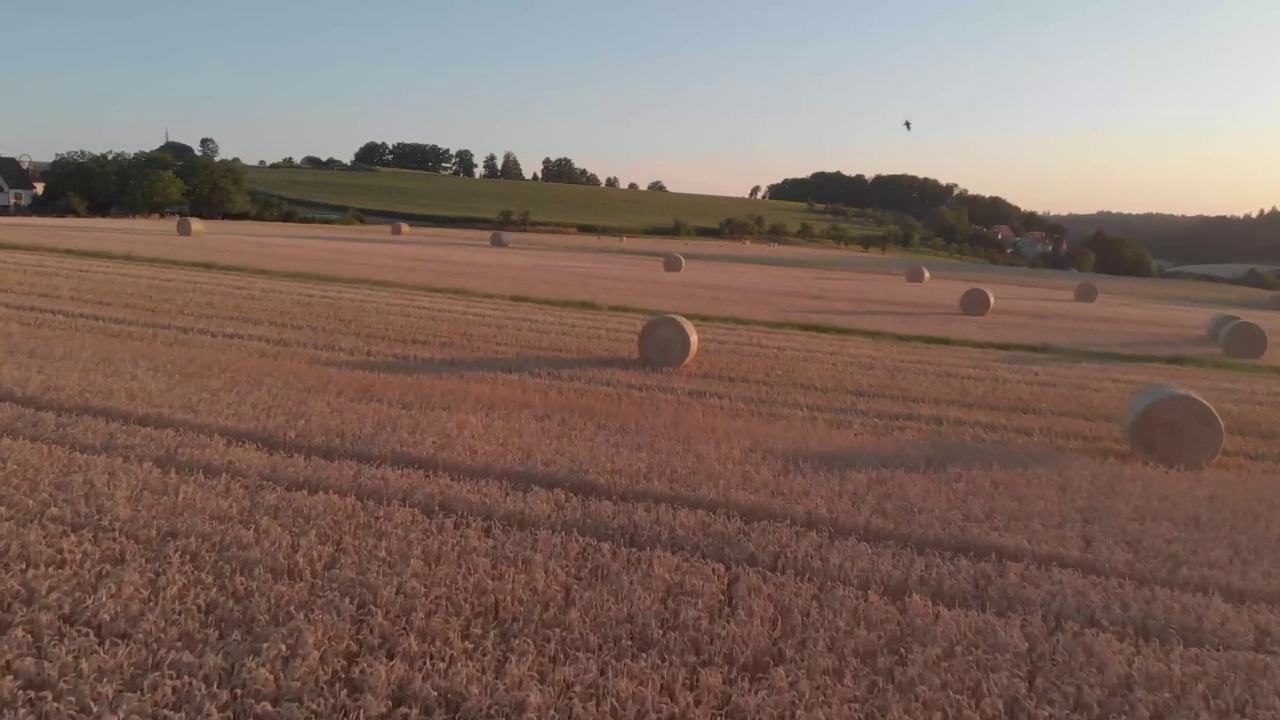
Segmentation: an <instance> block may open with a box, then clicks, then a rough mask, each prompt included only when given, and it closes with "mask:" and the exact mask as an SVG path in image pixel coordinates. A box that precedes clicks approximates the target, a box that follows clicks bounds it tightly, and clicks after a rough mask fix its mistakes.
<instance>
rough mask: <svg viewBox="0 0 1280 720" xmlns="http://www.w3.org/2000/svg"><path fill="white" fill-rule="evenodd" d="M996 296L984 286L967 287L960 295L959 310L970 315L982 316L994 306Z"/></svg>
mask: <svg viewBox="0 0 1280 720" xmlns="http://www.w3.org/2000/svg"><path fill="white" fill-rule="evenodd" d="M995 304H996V296H995V295H992V294H991V291H990V290H987V289H986V288H979V287H976V288H969V289H968V290H965V291H964V294H963V295H961V296H960V312H962V313H964V314H965V315H968V316H970V317H982V316H983V315H986V314H987V313H989V312H991V308H993V307H995Z"/></svg>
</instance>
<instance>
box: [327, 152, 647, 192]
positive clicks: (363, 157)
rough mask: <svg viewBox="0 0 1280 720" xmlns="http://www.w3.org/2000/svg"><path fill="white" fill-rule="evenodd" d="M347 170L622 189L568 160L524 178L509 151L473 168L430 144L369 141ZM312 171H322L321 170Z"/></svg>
mask: <svg viewBox="0 0 1280 720" xmlns="http://www.w3.org/2000/svg"><path fill="white" fill-rule="evenodd" d="M304 160H306V158H304ZM316 160H319V158H316ZM308 167H314V166H308ZM350 167H351V168H353V169H368V168H380V167H381V168H393V169H397V170H421V171H423V172H433V173H439V174H441V175H456V176H457V177H465V178H475V177H477V176H478V177H479V178H481V179H483V180H521V181H523V180H529V181H533V182H548V183H562V184H565V185H589V186H592V187H608V188H620V187H622V181H621V180H619V179H618V178H617V177H616V176H612V175H611V176H609V177H607V178H605V179H604V180H601V179H600V176H599V175H597V174H595V173H593V172H591V171H590V170H588V169H586V168H582V167H578V166H577V164H576V163H574V161H573V160H572V159H570V158H567V157H560V158H555V159H554V160H553V159H552V158H550V157H546V158H543V160H542V170H541V172H539V171H536V170H535V171H534V172H533V174H531V175H530V176H529V177H527V178H526V177H525V174H524V168H523V167H522V166H521V165H520V158H518V157H516V154H515V153H513V152H511V151H510V150H507V151H506V152H504V153H503V154H502V160H501V161H499V160H498V156H497V154H495V153H489V154H488V155H486V156H485V157H484V159H483V160H482V161H481V162H480V164H479V166H477V164H476V156H475V153H473V152H472V151H470V150H467V149H465V148H464V149H460V150H456V151H455V150H450V149H449V148H446V147H441V146H439V145H436V144H434V143H430V144H428V143H411V142H396V143H390V144H388V143H386V142H379V141H375V140H370V141H369V142H367V143H365V144H364V145H361V146H360V147H359V149H357V150H356V152H355V154H354V155H352V157H351V166H350ZM316 169H324V167H319V168H316ZM627 189H628V190H639V189H640V185H639V184H637V183H634V182H633V183H628V184H627ZM646 189H647V190H650V191H653V192H666V190H667V186H666V184H665V183H663V182H662V181H661V180H654V181H653V182H651V183H649V185H648V186H647V188H646Z"/></svg>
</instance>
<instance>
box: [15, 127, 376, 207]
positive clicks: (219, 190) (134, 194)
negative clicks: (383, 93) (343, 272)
mask: <svg viewBox="0 0 1280 720" xmlns="http://www.w3.org/2000/svg"><path fill="white" fill-rule="evenodd" d="M219 153H220V148H219V147H218V143H217V141H215V140H214V139H213V138H207V137H206V138H202V139H201V140H200V143H199V149H198V150H197V149H196V148H193V147H191V146H190V145H187V144H186V143H182V142H178V141H167V142H165V143H164V144H163V145H161V146H159V147H157V148H155V149H154V150H143V151H140V152H135V153H126V152H118V151H110V150H109V151H107V152H102V153H92V152H88V151H86V150H73V151H70V152H64V153H59V154H57V155H56V156H55V157H54V159H53V161H52V162H51V163H49V165H48V166H46V167H45V168H44V169H43V170H42V171H41V173H40V179H41V180H42V181H43V182H44V183H45V187H44V192H42V193H41V194H40V196H39V197H38V198H37V200H36V203H34V204H33V206H32V210H33V211H34V212H37V213H42V214H43V213H48V214H53V215H70V216H74V217H87V216H92V215H97V216H102V215H116V214H124V215H152V214H156V213H174V214H179V215H192V216H195V217H204V218H210V219H223V218H225V219H234V220H244V219H253V220H269V221H283V222H304V223H328V224H354V223H361V222H364V218H363V216H361V215H360V213H358V212H355V211H348V212H347V213H346V214H343V215H331V216H319V215H311V214H306V213H303V212H301V211H299V210H297V209H296V208H292V207H289V206H288V205H287V204H286V203H285V202H284V201H283V200H281V199H279V198H275V197H257V198H255V197H252V196H251V195H250V194H249V192H248V190H247V189H246V181H245V172H244V165H243V163H241V161H240V158H232V159H230V160H222V159H219V157H218V155H219ZM286 160H288V161H290V162H291V161H292V159H291V158H286ZM304 160H305V158H304Z"/></svg>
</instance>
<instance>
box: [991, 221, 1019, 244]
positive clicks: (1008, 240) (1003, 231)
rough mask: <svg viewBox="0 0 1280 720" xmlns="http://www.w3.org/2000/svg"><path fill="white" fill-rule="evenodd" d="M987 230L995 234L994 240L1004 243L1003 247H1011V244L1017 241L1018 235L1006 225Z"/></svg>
mask: <svg viewBox="0 0 1280 720" xmlns="http://www.w3.org/2000/svg"><path fill="white" fill-rule="evenodd" d="M989 230H990V231H991V232H993V233H995V236H996V238H997V239H999V240H1000V242H1002V243H1004V244H1005V247H1013V244H1014V243H1015V242H1017V241H1018V234H1017V233H1015V232H1014V231H1013V228H1011V227H1009V226H1008V225H993V226H991V227H990V228H989Z"/></svg>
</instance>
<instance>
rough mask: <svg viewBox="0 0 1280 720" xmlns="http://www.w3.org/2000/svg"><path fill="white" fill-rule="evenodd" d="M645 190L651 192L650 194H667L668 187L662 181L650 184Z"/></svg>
mask: <svg viewBox="0 0 1280 720" xmlns="http://www.w3.org/2000/svg"><path fill="white" fill-rule="evenodd" d="M645 189H646V190H649V191H650V192H666V191H667V186H666V184H665V183H663V182H662V181H661V180H654V181H653V182H651V183H649V187H647V188H645Z"/></svg>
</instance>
